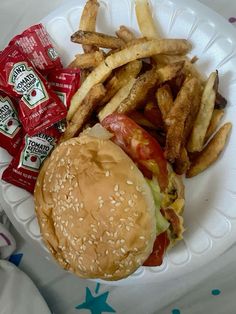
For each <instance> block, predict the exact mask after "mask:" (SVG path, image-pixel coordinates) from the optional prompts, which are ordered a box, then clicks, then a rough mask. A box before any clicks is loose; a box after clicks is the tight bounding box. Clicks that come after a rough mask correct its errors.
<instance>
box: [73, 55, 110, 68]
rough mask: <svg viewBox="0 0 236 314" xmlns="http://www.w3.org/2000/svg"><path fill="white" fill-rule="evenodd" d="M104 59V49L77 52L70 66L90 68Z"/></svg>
mask: <svg viewBox="0 0 236 314" xmlns="http://www.w3.org/2000/svg"><path fill="white" fill-rule="evenodd" d="M103 60H104V53H103V52H102V51H94V52H90V53H84V54H77V55H76V56H75V59H74V61H73V62H72V63H71V64H70V65H69V66H68V67H69V68H72V69H78V68H80V69H90V68H95V67H96V66H98V65H99V63H101V62H102V61H103Z"/></svg>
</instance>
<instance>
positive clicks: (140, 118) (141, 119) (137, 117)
mask: <svg viewBox="0 0 236 314" xmlns="http://www.w3.org/2000/svg"><path fill="white" fill-rule="evenodd" d="M129 117H130V118H131V119H132V120H134V121H135V122H136V123H137V124H139V125H141V126H142V127H144V128H149V129H151V130H157V127H156V126H155V125H154V124H153V123H151V122H150V121H149V120H148V119H147V118H146V117H145V116H144V115H143V114H142V113H141V112H139V111H132V112H131V113H130V114H129Z"/></svg>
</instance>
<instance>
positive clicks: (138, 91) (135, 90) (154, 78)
mask: <svg viewBox="0 0 236 314" xmlns="http://www.w3.org/2000/svg"><path fill="white" fill-rule="evenodd" d="M158 78H159V77H158V73H157V70H156V68H153V69H152V70H150V71H147V72H145V73H144V74H142V75H140V76H139V77H138V78H137V80H136V82H135V83H134V85H133V87H132V89H131V91H130V93H129V95H128V97H126V98H125V99H124V100H123V101H122V102H121V104H120V105H119V107H118V109H117V112H119V113H127V112H130V111H132V110H135V109H138V108H139V107H140V105H142V104H143V103H144V102H145V100H146V99H147V95H148V94H149V92H150V90H152V89H153V88H154V87H155V85H156V84H157V82H158Z"/></svg>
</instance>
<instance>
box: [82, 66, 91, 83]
mask: <svg viewBox="0 0 236 314" xmlns="http://www.w3.org/2000/svg"><path fill="white" fill-rule="evenodd" d="M90 73H91V71H90V70H89V69H81V70H80V84H83V82H84V81H85V80H86V78H87V77H88V75H89V74H90Z"/></svg>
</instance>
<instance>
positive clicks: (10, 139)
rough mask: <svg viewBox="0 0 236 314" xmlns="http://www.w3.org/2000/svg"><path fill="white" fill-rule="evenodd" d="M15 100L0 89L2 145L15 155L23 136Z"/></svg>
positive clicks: (0, 132) (0, 133)
mask: <svg viewBox="0 0 236 314" xmlns="http://www.w3.org/2000/svg"><path fill="white" fill-rule="evenodd" d="M22 133H23V132H22V126H21V123H20V121H19V119H18V114H17V111H16V109H15V100H13V99H11V98H10V97H9V96H7V95H6V94H4V93H3V92H1V91H0V146H1V147H2V148H4V149H6V150H7V151H8V153H9V154H10V155H12V156H14V155H15V154H16V153H17V151H18V150H19V147H20V144H21V140H22V137H23V134H22Z"/></svg>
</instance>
